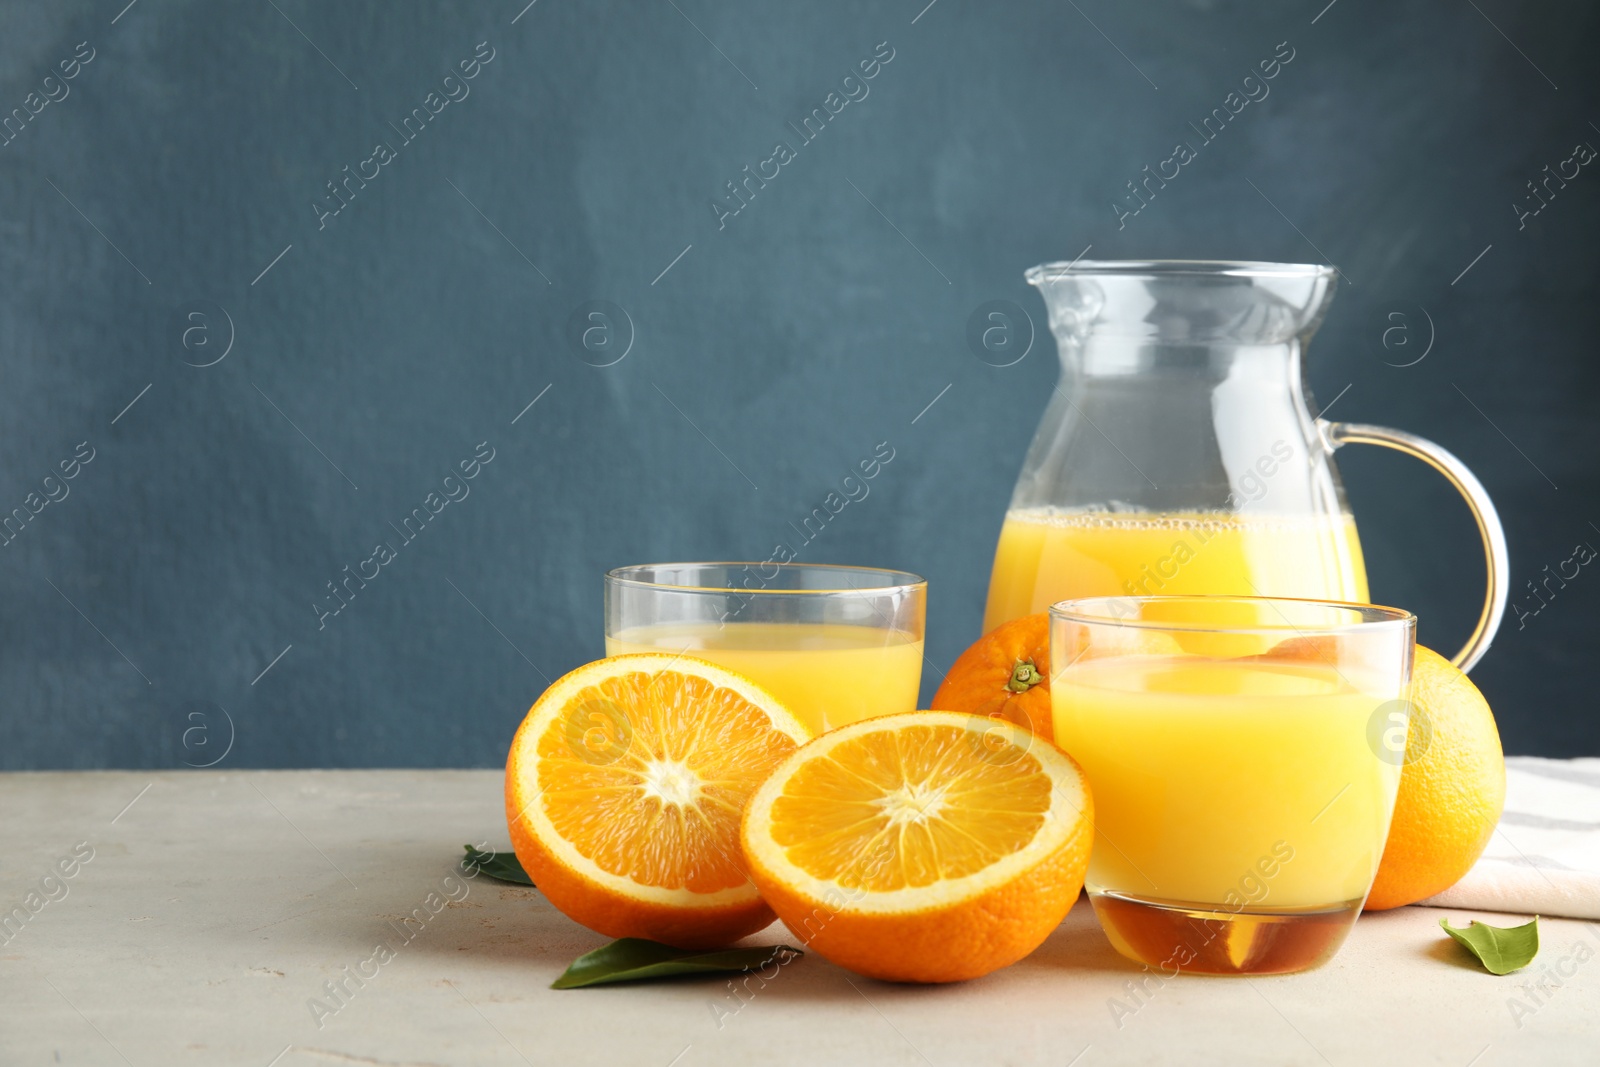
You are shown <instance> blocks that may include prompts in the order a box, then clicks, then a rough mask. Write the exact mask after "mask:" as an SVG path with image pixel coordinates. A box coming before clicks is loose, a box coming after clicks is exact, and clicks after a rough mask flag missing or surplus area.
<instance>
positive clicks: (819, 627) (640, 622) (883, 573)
mask: <svg viewBox="0 0 1600 1067" xmlns="http://www.w3.org/2000/svg"><path fill="white" fill-rule="evenodd" d="M926 602H927V583H926V582H924V581H923V580H922V579H921V578H919V577H918V576H916V575H915V574H909V573H907V572H905V571H892V570H878V569H874V568H869V567H844V566H829V565H824V564H809V563H660V564H648V565H644V566H637V567H621V568H618V569H616V570H613V571H611V572H609V573H608V574H607V575H606V655H608V656H620V655H625V654H627V653H632V652H666V653H669V654H682V655H687V656H694V657H697V658H699V659H704V660H710V661H711V662H712V663H715V664H717V665H718V666H721V667H726V668H727V669H729V670H731V671H735V672H737V673H739V674H743V675H745V676H746V677H748V678H750V679H752V680H753V681H755V682H756V683H758V684H759V685H761V686H763V687H764V688H766V689H767V690H768V691H770V692H771V693H772V695H773V696H775V697H777V698H778V699H779V700H780V701H782V702H783V703H784V704H785V705H786V706H788V708H789V710H791V711H793V712H794V714H795V715H796V716H797V717H798V718H799V719H800V721H801V722H803V723H805V724H806V725H807V726H808V727H809V728H810V729H811V730H812V732H813V733H822V732H823V731H825V730H828V729H832V728H833V727H835V726H842V725H843V724H845V723H849V722H855V721H856V720H858V719H865V718H870V717H872V716H875V715H887V714H891V713H894V712H901V711H914V710H916V707H917V693H918V688H919V685H920V683H921V679H922V649H923V620H924V613H925V609H926Z"/></svg>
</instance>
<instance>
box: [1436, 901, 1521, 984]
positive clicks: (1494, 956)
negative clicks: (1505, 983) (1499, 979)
mask: <svg viewBox="0 0 1600 1067" xmlns="http://www.w3.org/2000/svg"><path fill="white" fill-rule="evenodd" d="M1439 925H1440V926H1442V927H1444V932H1445V933H1447V934H1449V935H1450V936H1451V937H1453V938H1455V939H1456V941H1457V942H1459V943H1460V944H1461V945H1462V946H1464V947H1465V948H1466V950H1467V951H1468V952H1470V953H1472V955H1473V956H1474V957H1476V958H1477V961H1478V962H1479V963H1481V964H1483V969H1484V970H1486V971H1488V972H1489V973H1490V974H1510V973H1511V972H1512V971H1515V970H1520V969H1521V968H1523V967H1526V966H1527V965H1528V964H1530V963H1532V962H1533V957H1535V956H1537V955H1538V954H1539V917H1538V916H1537V915H1536V916H1534V918H1533V921H1532V922H1530V923H1525V924H1524V925H1522V926H1509V927H1507V926H1486V925H1485V924H1483V923H1481V922H1478V921H1477V920H1476V919H1474V920H1473V921H1472V924H1471V925H1470V926H1468V927H1467V928H1466V929H1465V930H1458V929H1456V928H1455V927H1454V926H1451V925H1450V920H1449V919H1440V920H1439Z"/></svg>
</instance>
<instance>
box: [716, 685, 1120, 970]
mask: <svg viewBox="0 0 1600 1067" xmlns="http://www.w3.org/2000/svg"><path fill="white" fill-rule="evenodd" d="M740 836H741V840H742V842H743V844H744V852H745V856H746V858H747V859H748V860H749V863H750V877H751V878H752V879H754V880H755V883H756V885H758V886H759V887H760V888H761V895H762V896H763V897H765V898H766V900H767V903H769V904H771V905H772V908H773V910H774V911H776V912H777V913H778V917H779V918H781V919H782V920H783V921H784V924H785V925H786V926H788V927H789V929H790V930H791V931H792V932H793V933H794V935H795V936H796V937H798V938H799V939H800V940H801V941H803V942H805V943H806V944H807V945H808V946H810V947H811V948H812V949H814V950H816V952H817V953H818V954H820V955H822V956H823V957H825V958H827V959H829V960H832V961H833V962H834V963H837V964H838V965H839V966H841V967H847V968H849V969H850V970H852V971H856V972H858V973H860V974H864V975H868V976H869V977H873V978H882V979H886V980H888V981H900V982H954V981H961V980H963V979H967V978H976V977H978V976H979V975H984V974H988V973H989V972H990V971H993V970H995V969H997V968H1000V967H1004V966H1006V965H1007V964H1010V963H1015V962H1016V961H1017V960H1019V959H1021V958H1022V957H1023V956H1026V955H1027V954H1028V953H1030V952H1032V951H1033V950H1034V949H1035V948H1037V947H1038V946H1039V944H1040V943H1041V942H1043V941H1044V939H1045V938H1046V937H1047V936H1049V934H1050V931H1052V930H1054V929H1055V928H1056V927H1057V926H1059V925H1060V923H1061V920H1062V919H1063V918H1065V917H1066V914H1067V911H1068V909H1070V908H1071V907H1072V903H1073V901H1074V900H1076V899H1077V897H1078V891H1079V890H1080V889H1081V888H1082V887H1083V875H1084V871H1085V869H1086V868H1087V866H1088V862H1089V846H1090V844H1091V843H1092V841H1093V838H1094V830H1093V804H1092V801H1091V799H1090V795H1089V785H1088V782H1087V780H1086V779H1085V778H1084V776H1083V772H1082V771H1081V770H1080V769H1079V767H1078V765H1077V764H1076V763H1074V762H1073V760H1072V759H1071V757H1069V756H1067V755H1066V754H1065V753H1064V752H1062V751H1061V750H1060V749H1058V748H1056V747H1055V746H1054V745H1052V744H1050V743H1049V742H1047V741H1044V740H1041V739H1039V738H1037V737H1035V736H1033V735H1032V734H1030V733H1029V732H1028V731H1027V730H1026V729H1024V728H1023V727H1020V726H1016V725H1013V724H1012V723H1008V722H1004V721H1001V720H996V719H987V718H979V717H977V716H974V715H970V714H965V713H962V712H945V711H916V712H906V713H904V714H899V715H889V716H884V717H883V718H878V719H866V720H863V721H861V722H856V723H852V724H850V725H848V726H842V727H840V728H838V729H836V730H832V731H830V732H828V733H826V734H823V735H822V736H821V737H818V738H817V739H816V740H814V741H811V742H809V743H808V744H806V745H805V746H804V747H802V748H801V749H799V750H798V751H796V752H794V753H792V754H790V755H789V756H788V757H787V758H786V759H784V760H783V761H782V762H781V763H780V764H779V765H778V767H777V769H776V770H774V771H773V772H772V774H771V776H770V777H769V778H767V780H766V781H765V782H763V783H762V784H761V787H760V788H759V789H757V790H756V792H755V795H754V796H753V797H752V798H751V799H750V804H749V806H748V808H747V809H746V810H745V816H744V825H743V829H742V832H741V835H740Z"/></svg>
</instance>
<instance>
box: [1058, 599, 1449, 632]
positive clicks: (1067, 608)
mask: <svg viewBox="0 0 1600 1067" xmlns="http://www.w3.org/2000/svg"><path fill="white" fill-rule="evenodd" d="M1148 603H1156V604H1159V603H1169V604H1170V603H1191V604H1195V603H1210V604H1221V603H1235V604H1240V603H1242V604H1300V605H1312V606H1314V607H1318V608H1336V609H1344V610H1347V611H1350V612H1351V613H1353V614H1355V615H1356V616H1358V617H1356V618H1353V619H1351V621H1350V622H1347V623H1340V624H1338V625H1334V626H1321V625H1318V626H1306V625H1300V626H1296V625H1295V624H1294V623H1293V622H1292V621H1290V619H1289V617H1288V616H1287V615H1286V614H1284V613H1283V612H1279V614H1280V615H1282V616H1283V622H1282V623H1269V624H1266V625H1259V624H1258V625H1251V626H1228V625H1222V626H1219V625H1215V624H1212V623H1204V622H1182V621H1167V620H1162V619H1140V618H1136V617H1131V616H1130V615H1129V614H1127V613H1126V612H1127V608H1126V607H1124V611H1123V612H1121V613H1119V612H1117V611H1115V610H1113V609H1112V605H1118V604H1120V605H1124V606H1126V605H1129V604H1148ZM1096 608H1102V609H1103V610H1100V611H1096V610H1095V609H1096ZM1050 618H1051V619H1052V620H1054V619H1065V620H1068V621H1070V622H1078V623H1086V624H1089V625H1094V626H1130V627H1134V628H1136V629H1141V630H1183V631H1185V632H1199V633H1212V634H1263V633H1267V634H1282V633H1293V634H1298V635H1301V636H1306V635H1311V634H1340V633H1350V632H1353V631H1355V630H1362V629H1368V630H1370V628H1371V627H1374V626H1391V627H1405V626H1408V625H1411V624H1414V623H1415V622H1416V621H1417V617H1416V616H1415V615H1413V614H1412V613H1411V612H1409V611H1406V610H1405V609H1404V608H1390V607H1385V606H1383V605H1381V604H1357V603H1355V602H1354V601H1348V600H1313V599H1310V598H1307V597H1287V596H1228V595H1210V596H1199V595H1188V596H1091V597H1079V598H1076V599H1073V600H1059V601H1057V602H1056V603H1054V604H1051V605H1050Z"/></svg>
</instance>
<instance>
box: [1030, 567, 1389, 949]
mask: <svg viewBox="0 0 1600 1067" xmlns="http://www.w3.org/2000/svg"><path fill="white" fill-rule="evenodd" d="M1050 615H1051V620H1050V626H1051V631H1050V643H1051V648H1050V658H1051V664H1052V670H1053V672H1054V674H1053V677H1052V679H1051V686H1050V697H1051V705H1052V714H1053V717H1054V720H1055V722H1054V725H1055V740H1056V743H1057V744H1059V745H1060V746H1061V747H1062V748H1064V749H1065V750H1066V751H1067V752H1069V753H1070V754H1071V755H1072V756H1073V757H1074V758H1075V759H1077V760H1078V762H1079V763H1080V764H1082V766H1083V769H1084V772H1085V774H1086V775H1087V777H1088V779H1089V785H1090V788H1091V789H1092V790H1093V793H1094V801H1095V813H1096V826H1095V844H1094V850H1093V852H1092V854H1091V857H1090V861H1089V872H1088V877H1087V879H1086V881H1085V885H1086V887H1087V888H1088V890H1089V894H1090V898H1091V900H1092V901H1093V904H1094V908H1095V911H1096V914H1097V915H1098V916H1099V918H1100V923H1101V926H1102V927H1103V928H1104V929H1105V931H1106V934H1107V935H1108V936H1109V937H1110V939H1111V942H1112V944H1113V945H1114V946H1115V947H1116V948H1117V950H1118V951H1119V952H1121V953H1122V954H1123V955H1125V956H1128V957H1130V958H1132V959H1135V960H1138V961H1140V962H1142V963H1145V964H1148V965H1149V966H1152V967H1160V968H1162V969H1163V970H1165V971H1167V972H1168V973H1177V972H1180V971H1189V972H1199V973H1211V974H1268V973H1282V972H1287V971H1296V970H1304V969H1306V968H1309V967H1315V966H1317V965H1319V964H1321V963H1323V962H1325V961H1326V960H1327V959H1329V958H1330V957H1332V955H1333V954H1334V952H1335V951H1337V949H1338V947H1339V945H1340V944H1341V943H1343V941H1344V938H1345V936H1346V934H1347V933H1348V932H1349V929H1350V927H1351V925H1352V924H1354V922H1355V919H1356V915H1357V913H1358V912H1359V911H1360V910H1361V905H1362V902H1363V901H1364V900H1365V899H1366V896H1367V891H1368V890H1369V889H1370V888H1371V886H1372V880H1373V877H1374V876H1375V875H1376V873H1377V869H1378V861H1379V859H1380V858H1381V857H1382V855H1383V846H1384V841H1385V838H1386V837H1387V835H1388V831H1389V819H1390V816H1391V814H1392V813H1393V810H1394V800H1395V793H1396V790H1397V788H1398V786H1399V780H1400V764H1401V762H1402V761H1403V758H1404V752H1405V737H1406V730H1405V727H1406V725H1407V722H1408V719H1407V715H1408V712H1409V704H1407V703H1406V699H1405V698H1406V697H1407V695H1408V691H1409V682H1410V670H1411V657H1412V648H1413V644H1412V642H1413V639H1414V638H1413V634H1414V630H1415V623H1416V620H1415V618H1414V617H1413V616H1411V615H1410V614H1408V613H1406V612H1403V611H1396V610H1394V609H1392V608H1379V607H1371V606H1366V605H1356V604H1335V603H1322V602H1315V601H1309V600H1278V599H1270V598H1256V597H1097V598H1089V599H1083V600H1075V601H1065V602H1062V603H1060V604H1056V605H1055V606H1053V607H1052V608H1051V610H1050Z"/></svg>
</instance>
